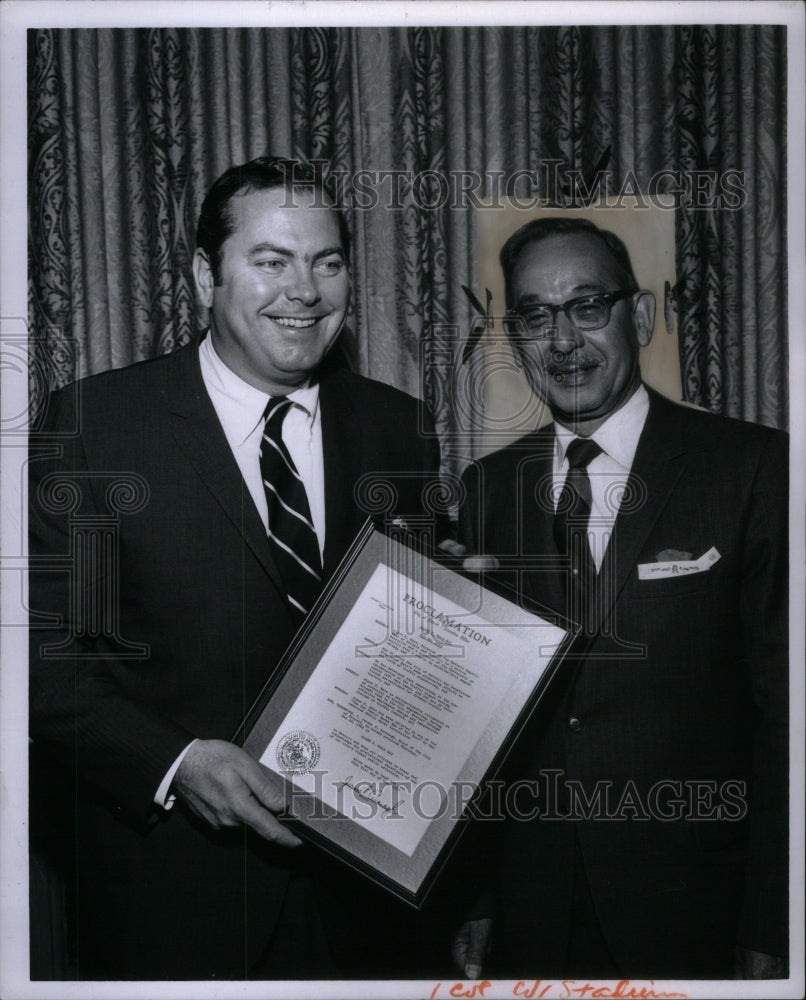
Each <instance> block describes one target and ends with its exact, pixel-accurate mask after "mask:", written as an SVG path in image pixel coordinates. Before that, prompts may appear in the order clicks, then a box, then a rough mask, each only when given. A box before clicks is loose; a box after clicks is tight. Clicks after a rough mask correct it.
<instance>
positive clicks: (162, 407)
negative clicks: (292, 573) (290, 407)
mask: <svg viewBox="0 0 806 1000" xmlns="http://www.w3.org/2000/svg"><path fill="white" fill-rule="evenodd" d="M320 403H321V408H322V433H323V448H324V460H325V498H326V507H327V513H326V549H325V556H324V563H325V572H326V575H327V574H329V573H330V572H332V570H333V569H334V568H335V566H336V565H337V563H338V561H339V559H340V558H341V556H342V555H343V553H344V552H345V550H346V548H347V547H348V545H349V544H350V542H351V541H352V539H353V537H354V535H355V533H356V532H357V531H358V529H359V528H360V526H361V525H362V523H363V522H364V520H365V518H366V516H367V515H366V512H365V510H363V509H361V504H360V502H359V500H358V499H357V497H356V493H355V492H354V486H355V484H356V483H357V482H358V480H359V479H360V478H361V477H362V476H364V475H367V474H373V473H377V474H385V475H386V476H388V478H389V479H391V481H392V482H393V483H394V484H395V486H396V488H397V499H396V501H393V505H392V507H391V508H390V510H389V511H386V512H384V513H386V514H387V515H388V516H389V517H390V518H392V517H394V516H395V515H397V514H399V515H402V516H404V517H405V516H406V515H411V514H419V513H421V511H422V500H421V491H422V487H423V485H424V482H425V481H426V480H427V479H428V478H430V477H432V476H433V475H434V474H435V473H436V471H437V468H438V448H437V446H436V443H435V441H434V439H433V438H428V437H425V436H421V435H419V434H418V427H420V426H428V425H427V423H422V424H421V423H419V421H420V418H421V414H420V412H419V411H418V404H417V403H416V402H415V401H414V400H413V399H412V398H411V397H409V396H407V395H405V394H403V393H401V392H398V391H397V390H395V389H392V388H390V387H388V386H385V385H382V384H380V383H377V382H373V381H370V380H368V379H365V378H361V377H359V376H356V375H353V374H351V373H349V372H346V371H335V372H333V373H331V374H329V375H328V376H326V377H323V380H322V383H321V390H320ZM54 445H56V446H58V447H55V448H54V447H53V446H54ZM30 469H31V485H30V551H31V565H32V574H31V588H30V607H31V622H32V645H31V689H30V690H31V723H30V732H31V736H32V739H33V745H34V749H35V758H36V760H37V761H39V760H40V759H42V758H45V759H47V760H48V762H49V767H50V769H51V770H50V774H51V776H50V777H48V776H47V772H46V771H45V770H42V769H40V768H39V767H38V766H35V767H34V769H33V771H32V798H33V799H34V800H37V798H39V799H41V797H42V793H45V794H46V795H50V796H52V795H53V793H54V791H55V790H57V789H58V787H59V785H63V787H64V788H66V791H67V795H66V800H67V801H68V802H71V801H72V802H74V803H75V815H74V816H71V819H70V824H69V829H68V830H67V831H66V833H65V837H66V838H67V840H68V841H69V842H71V846H74V847H75V850H76V858H75V860H74V861H72V860H71V863H72V864H74V867H73V870H72V872H71V875H74V876H75V880H76V892H77V903H76V905H77V916H76V921H75V924H76V936H77V940H76V942H75V951H76V954H77V959H78V965H79V975H80V976H83V977H89V978H92V977H97V976H101V975H109V976H111V977H113V978H134V979H138V978H201V979H207V978H211V977H214V976H215V977H228V976H229V977H242V976H244V975H245V974H246V972H247V970H248V969H249V968H250V967H251V965H252V964H253V962H254V960H255V959H256V958H257V957H258V956H259V955H260V954H261V952H262V951H263V950H264V949H265V947H266V943H267V941H268V940H269V937H270V936H271V934H272V932H273V931H274V929H275V922H276V921H277V916H278V914H279V913H280V912H281V910H282V909H283V907H285V910H284V911H283V912H287V913H293V914H295V916H293V917H289V918H288V919H294V920H296V919H298V918H299V920H300V922H301V924H305V923H306V921H307V918H306V917H305V916H304V913H305V912H306V907H307V906H308V903H307V902H306V901H305V900H302V901H300V900H295V901H292V900H290V899H289V894H290V893H291V889H290V888H289V886H293V885H294V884H295V877H294V873H295V872H298V873H300V874H303V873H304V871H306V870H307V866H308V863H309V857H310V855H309V852H308V850H307V849H306V848H302V849H299V850H297V851H287V850H283V849H275V848H273V847H271V846H270V845H268V844H266V843H265V842H262V841H260V839H259V838H257V837H252V836H251V834H250V833H249V832H248V831H247V832H246V833H244V831H243V830H230V831H223V832H214V831H212V830H211V829H209V828H207V827H206V826H205V824H203V823H201V822H198V821H197V820H195V819H194V818H193V817H192V816H191V815H190V814H189V813H187V812H186V811H185V810H184V809H183V808H182V807H181V806H180V805H179V804H177V806H176V807H175V808H174V809H173V810H172V811H171V812H170V813H169V814H160V811H159V810H156V809H155V807H154V804H153V797H154V794H155V792H156V789H157V787H158V785H159V784H160V781H161V780H162V778H163V776H164V775H165V773H166V772H167V770H168V768H169V767H170V765H171V763H172V762H173V761H174V760H175V758H176V757H177V755H178V754H179V753H180V751H181V750H182V749H183V747H185V746H186V745H187V744H188V742H189V741H190V740H191V739H193V738H194V737H200V738H202V739H209V738H218V739H225V740H227V739H230V738H231V737H232V734H233V733H234V732H235V729H236V727H237V726H238V724H239V722H240V720H241V719H242V717H243V714H244V712H245V710H246V709H247V708H248V707H249V706H250V704H251V702H252V700H253V699H254V698H255V696H256V695H257V693H258V692H259V690H260V689H261V687H262V685H263V684H264V682H265V681H266V680H267V678H268V677H269V676H270V675H271V673H272V670H273V669H274V667H275V664H276V663H277V661H278V658H279V657H280V655H281V654H282V652H283V651H284V650H285V648H286V646H287V645H288V642H289V640H290V639H291V638H292V635H293V633H294V624H293V622H292V619H291V617H290V616H289V612H288V609H287V605H286V602H285V600H284V598H283V591H282V585H281V583H280V581H279V578H278V575H277V571H276V569H275V567H274V564H273V561H272V556H271V553H270V550H269V546H268V542H267V539H266V534H265V530H264V529H263V526H262V524H261V521H260V518H259V516H258V513H257V511H256V509H255V507H254V504H253V502H252V500H251V498H250V495H249V492H248V490H247V488H246V486H245V484H244V482H243V479H242V477H241V475H240V472H239V470H238V467H237V464H236V462H235V459H234V457H233V455H232V453H231V451H230V449H229V446H228V444H227V441H226V439H225V437H224V433H223V431H222V429H221V426H220V424H219V422H218V419H217V417H216V414H215V411H214V409H213V406H212V404H211V402H210V399H209V397H208V395H207V393H206V391H205V389H204V385H203V382H202V379H201V372H200V369H199V362H198V351H197V348H196V347H189V348H184V349H181V350H178V351H176V352H175V353H174V354H172V355H169V356H166V357H162V358H159V359H157V360H153V361H149V362H145V363H142V364H138V365H134V366H132V367H129V368H126V369H123V370H118V371H113V372H109V373H105V374H103V375H99V376H95V377H93V378H90V379H88V380H84V381H83V382H81V383H78V384H77V385H76V386H73V387H68V388H67V389H65V390H63V391H61V392H59V393H56V394H55V395H54V396H53V397H52V398H51V402H50V411H49V416H48V421H47V425H46V427H45V428H44V430H43V431H42V433H40V434H37V435H35V436H33V437H32V442H31V463H30ZM412 474H413V475H412ZM115 483H117V484H118V485H117V486H116V485H114V484H115ZM121 484H122V485H121ZM95 545H97V546H100V549H98V550H95V553H93V546H95ZM98 552H101V557H100V562H98V561H97V559H96V556H97V555H98ZM94 561H95V563H96V564H97V565H100V566H101V567H102V568H101V570H100V571H96V570H93V569H91V568H89V567H92V565H93V563H94ZM102 595H107V597H104V598H103V600H101V597H102ZM110 595H111V599H110V600H109V605H108V607H107V606H106V605H105V604H104V601H105V600H107V598H109V596H110ZM93 609H95V610H93ZM48 615H49V616H51V617H50V618H49V619H48V618H46V617H45V616H48ZM60 622H61V623H62V624H61V625H59V623H60ZM37 626H38V627H37ZM60 643H61V645H59V644H60ZM54 761H55V762H56V767H55V770H54V769H53V762H54ZM54 775H55V777H54ZM48 781H50V782H52V783H51V784H49V785H46V784H45V782H48ZM32 815H34V816H36V815H37V813H36V812H34V813H33V814H32ZM54 820H55V810H53V809H51V810H50V811H48V809H47V808H46V809H45V810H44V821H45V822H47V823H50V824H53V823H54ZM66 853H67V854H68V855H69V853H70V852H69V851H68V852H66ZM300 914H303V916H301V917H300ZM133 942H134V943H135V947H134V948H132V943H133ZM303 950H304V949H303ZM298 972H299V973H300V974H303V972H304V970H298Z"/></svg>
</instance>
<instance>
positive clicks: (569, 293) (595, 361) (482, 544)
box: [459, 218, 788, 979]
mask: <svg viewBox="0 0 806 1000" xmlns="http://www.w3.org/2000/svg"><path fill="white" fill-rule="evenodd" d="M501 263H502V267H503V271H504V275H505V280H506V296H507V307H508V309H507V312H508V333H509V337H510V340H511V343H512V347H513V350H514V352H515V355H516V357H517V358H518V359H519V362H520V363H521V364H522V365H523V368H524V371H525V374H526V376H527V378H528V380H529V382H530V384H531V386H532V388H533V390H534V391H535V392H536V393H537V395H538V396H539V397H540V398H541V399H542V400H544V401H545V402H546V403H547V404H548V406H549V407H550V409H551V413H552V415H553V417H554V423H553V424H551V425H549V426H546V427H543V428H542V429H540V430H538V431H536V432H533V433H531V434H528V435H527V436H526V437H524V438H522V439H521V440H519V441H517V442H515V443H514V444H512V445H510V446H508V447H506V448H504V449H502V450H501V451H499V452H497V453H494V454H491V455H488V456H486V457H485V458H483V459H481V460H480V461H479V462H478V463H476V464H475V465H473V466H471V467H470V468H469V469H468V471H467V473H466V476H465V483H466V486H467V490H468V499H467V503H466V505H465V508H464V511H463V518H462V520H463V531H464V540H465V542H466V544H467V546H468V548H469V549H470V550H472V551H474V552H476V553H483V554H485V555H486V556H487V557H488V560H490V561H492V563H493V564H494V565H497V566H498V569H497V570H496V572H495V574H491V576H492V575H497V576H498V577H500V579H501V582H505V583H508V584H509V585H510V586H512V587H514V588H516V589H517V590H518V592H519V593H520V594H522V595H523V598H524V599H525V600H526V601H527V602H528V601H534V602H537V604H538V605H540V606H542V607H544V608H549V609H551V610H553V611H555V612H557V613H559V614H561V615H564V616H566V617H567V618H568V619H570V620H572V621H574V622H575V623H576V624H578V625H579V626H580V633H579V635H578V637H577V638H576V640H575V642H574V644H573V646H572V648H571V652H570V655H569V657H568V658H567V660H565V661H564V663H563V664H562V666H561V669H560V672H559V673H558V676H557V678H556V680H555V681H554V682H553V687H552V688H551V689H550V690H549V692H548V693H547V696H546V699H545V700H544V702H543V703H542V704H541V705H540V706H539V708H538V710H537V712H536V713H535V715H534V717H533V718H532V719H531V721H530V724H529V727H528V729H527V730H526V732H525V733H524V734H523V736H522V737H521V739H520V741H519V743H518V745H517V747H516V749H515V751H514V752H513V754H512V756H511V759H510V760H509V761H508V765H507V775H508V778H509V780H510V787H511V788H514V787H515V785H514V782H516V781H518V782H521V784H520V785H518V786H517V787H518V789H519V795H518V797H517V801H516V800H515V798H514V797H513V798H512V799H511V800H507V801H508V806H509V810H508V811H509V816H508V818H507V822H506V823H505V824H504V833H503V836H502V838H501V842H500V844H499V845H498V854H499V870H498V873H497V885H496V886H495V889H496V894H497V910H496V913H495V923H494V931H493V935H492V938H493V943H492V951H491V954H490V958H489V965H486V966H485V971H487V972H488V973H493V974H496V973H497V974H501V975H508V976H523V975H528V976H542V977H551V976H589V977H590V976H599V977H621V976H627V977H652V978H662V977H673V978H694V979H696V978H732V977H733V976H734V974H738V975H741V976H747V977H764V978H769V977H776V976H779V975H782V974H784V975H785V970H786V956H787V945H788V938H787V879H788V867H787V833H788V812H787V781H788V773H787V772H788V768H787V753H788V743H787V668H788V660H787V585H786V584H787V530H786V529H787V437H786V435H785V434H783V433H781V432H779V431H775V430H771V429H768V428H766V427H761V426H755V425H751V424H747V423H742V422H739V421H736V420H728V419H723V418H720V417H716V416H713V415H711V414H709V413H704V412H701V411H697V410H695V409H691V408H686V407H683V406H680V405H676V404H673V403H671V402H669V401H668V400H666V399H665V398H663V397H662V396H660V395H658V394H657V393H655V392H653V391H652V390H650V389H648V388H647V387H645V386H644V385H643V384H642V382H641V378H640V374H639V368H638V352H639V347H641V346H643V345H646V344H647V343H648V342H649V339H650V337H651V335H652V330H653V324H654V311H655V303H654V298H653V296H652V295H651V293H649V292H647V291H644V290H641V289H640V288H639V287H638V285H637V283H636V279H635V277H634V274H633V270H632V266H631V263H630V259H629V255H628V253H627V250H626V248H625V247H624V245H623V244H622V243H621V241H620V240H619V239H618V238H617V237H615V236H614V235H613V234H611V233H607V232H605V231H602V230H600V229H598V228H597V227H596V226H594V225H593V224H592V223H589V222H586V221H584V220H579V219H571V218H564V219H543V220H537V221H533V222H530V223H528V224H527V225H526V226H524V227H522V228H521V229H520V230H519V231H518V232H516V233H515V234H514V235H513V236H512V237H511V238H510V239H509V240H508V241H507V243H506V244H505V245H504V247H503V249H502V252H501ZM591 442H593V443H591ZM487 931H488V924H487V923H486V922H474V923H471V924H468V925H466V926H465V927H464V928H463V932H462V935H461V936H460V939H459V954H460V957H461V958H463V960H464V963H465V965H466V966H471V967H472V968H471V969H470V972H471V973H476V974H477V973H478V967H479V965H480V962H481V956H482V955H483V953H484V947H485V944H486V936H487Z"/></svg>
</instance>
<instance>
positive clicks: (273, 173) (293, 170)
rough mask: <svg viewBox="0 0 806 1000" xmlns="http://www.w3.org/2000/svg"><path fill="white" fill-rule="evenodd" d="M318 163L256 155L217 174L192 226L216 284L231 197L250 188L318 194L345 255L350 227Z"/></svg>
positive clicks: (231, 225)
mask: <svg viewBox="0 0 806 1000" xmlns="http://www.w3.org/2000/svg"><path fill="white" fill-rule="evenodd" d="M320 167H321V164H313V163H306V162H304V161H303V160H289V159H286V158H285V157H282V156H258V157H257V158H256V159H254V160H250V161H249V162H248V163H242V164H240V165H239V166H235V167H230V168H229V170H226V171H225V172H224V173H223V174H222V175H221V176H220V177H219V178H218V180H217V181H216V182H215V183H214V184H213V186H212V187H211V188H210V190H209V191H208V192H207V195H206V197H205V199H204V202H203V203H202V207H201V212H200V213H199V224H198V226H197V227H196V246H197V248H198V249H200V250H203V251H204V252H205V253H206V254H207V257H208V259H209V261H210V270H211V271H212V273H213V281H214V282H215V283H216V284H219V283H220V281H221V259H222V253H221V248H222V246H223V245H224V242H225V241H226V240H227V238H228V237H229V236H231V235H232V233H233V232H234V230H235V220H234V218H233V213H232V210H231V204H232V199H233V198H234V197H236V196H237V195H244V194H250V193H251V192H252V191H268V190H271V189H272V188H285V190H286V191H289V192H291V191H294V190H298V191H304V190H308V191H313V192H314V193H315V194H316V195H317V196H318V201H317V203H319V204H321V205H322V206H330V211H332V212H335V213H336V218H337V220H338V224H339V235H340V237H341V245H342V249H343V250H344V254H345V257H349V254H350V230H349V228H348V226H347V220H346V219H345V217H344V214H343V213H342V211H341V210H340V209H339V207H338V206H337V204H336V201H335V198H334V196H333V193H332V192H331V190H330V188H329V186H328V184H327V183H326V181H325V179H324V177H323V174H322V170H321V169H319V168H320Z"/></svg>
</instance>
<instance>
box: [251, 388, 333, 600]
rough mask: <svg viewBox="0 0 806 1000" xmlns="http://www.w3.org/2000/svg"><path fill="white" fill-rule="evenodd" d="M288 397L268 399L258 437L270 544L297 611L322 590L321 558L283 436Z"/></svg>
mask: <svg viewBox="0 0 806 1000" xmlns="http://www.w3.org/2000/svg"><path fill="white" fill-rule="evenodd" d="M293 405H294V404H293V402H292V401H291V400H290V399H288V398H287V397H286V396H275V397H274V398H273V399H270V400H269V404H268V406H267V407H266V410H265V413H264V417H265V419H266V426H265V427H264V429H263V439H262V440H261V442H260V473H261V476H262V477H263V488H264V489H265V491H266V502H267V504H268V508H269V544H270V545H271V549H272V554H273V555H274V559H275V562H276V563H277V567H278V569H279V570H280V576H281V578H282V581H283V585H284V587H285V591H286V597H287V598H288V601H289V603H290V604H291V605H292V607H293V608H294V610H295V611H296V612H297V613H298V614H299V615H305V614H306V613H307V612H308V611H309V610H310V608H311V605H312V604H313V602H314V601H315V600H316V597H317V596H318V594H319V589H320V586H321V582H322V560H321V557H320V555H319V542H318V540H317V537H316V531H315V529H314V526H313V521H312V520H311V509H310V506H309V505H308V496H307V494H306V492H305V487H304V485H303V483H302V480H301V479H300V477H299V473H298V472H297V468H296V466H295V465H294V462H293V460H292V458H291V455H290V454H289V452H288V449H287V448H286V446H285V444H284V443H283V438H282V427H283V419H284V418H285V415H286V413H288V411H289V410H290V409H291V407H292V406H293Z"/></svg>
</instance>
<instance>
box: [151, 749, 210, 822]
mask: <svg viewBox="0 0 806 1000" xmlns="http://www.w3.org/2000/svg"><path fill="white" fill-rule="evenodd" d="M198 742H199V741H198V740H197V739H196V740H191V741H190V743H188V745H187V746H186V747H185V749H184V750H183V751H182V753H180V754H179V756H178V757H177V758H176V760H175V761H174V762H173V764H171V766H170V768H169V769H168V771H167V773H166V775H165V777H164V778H163V779H162V781H161V782H160V787H159V788H158V789H157V794H156V795H155V796H154V801H155V802H156V804H157V805H158V806H161V807H162V808H163V809H170V808H171V807H172V806H173V804H174V802H176V796H175V795H169V794H168V789H169V788H170V787H171V782H172V781H173V780H174V775H175V774H176V772H177V771H178V770H179V765H180V764H181V763H182V761H183V760H184V759H185V754H186V753H187V752H188V750H190V748H191V747H192V746H193V744H194V743H198Z"/></svg>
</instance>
